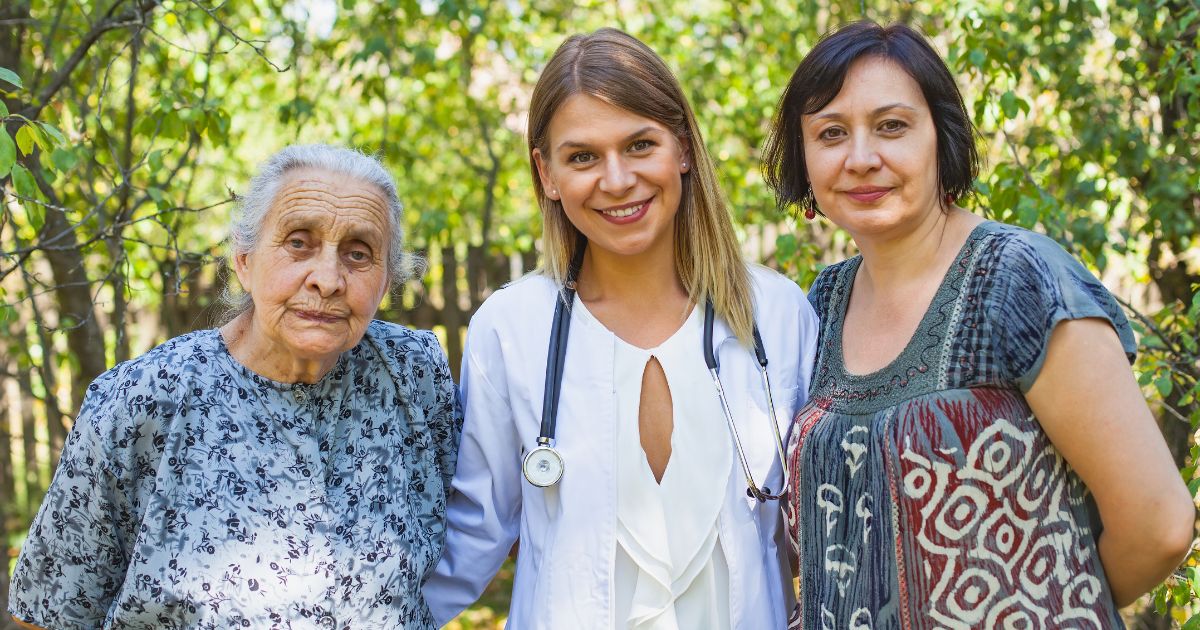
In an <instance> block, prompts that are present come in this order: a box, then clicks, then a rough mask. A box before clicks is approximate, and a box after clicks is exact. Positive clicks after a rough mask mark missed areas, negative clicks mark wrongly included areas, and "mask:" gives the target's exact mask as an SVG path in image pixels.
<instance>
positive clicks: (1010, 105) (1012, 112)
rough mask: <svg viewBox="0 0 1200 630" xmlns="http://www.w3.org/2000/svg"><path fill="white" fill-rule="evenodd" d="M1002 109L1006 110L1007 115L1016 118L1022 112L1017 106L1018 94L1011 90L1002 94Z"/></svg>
mask: <svg viewBox="0 0 1200 630" xmlns="http://www.w3.org/2000/svg"><path fill="white" fill-rule="evenodd" d="M1000 109H1002V110H1004V115H1005V117H1007V118H1016V117H1017V114H1018V113H1019V112H1020V108H1019V107H1018V106H1017V95H1016V94H1013V93H1012V91H1011V90H1010V91H1008V92H1005V93H1004V94H1002V95H1000Z"/></svg>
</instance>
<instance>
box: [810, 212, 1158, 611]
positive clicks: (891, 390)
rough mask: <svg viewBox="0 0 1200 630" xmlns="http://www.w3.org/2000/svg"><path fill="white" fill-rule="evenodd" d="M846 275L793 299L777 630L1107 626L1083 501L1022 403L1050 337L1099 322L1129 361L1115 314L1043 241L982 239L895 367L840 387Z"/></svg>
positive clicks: (1005, 233) (1091, 523) (1091, 508)
mask: <svg viewBox="0 0 1200 630" xmlns="http://www.w3.org/2000/svg"><path fill="white" fill-rule="evenodd" d="M861 260H862V259H861V258H859V257H855V258H852V259H850V260H847V261H845V262H842V263H839V264H836V265H832V266H830V267H829V268H827V269H825V270H824V271H823V272H822V273H821V275H820V277H818V278H817V281H816V283H814V284H813V288H812V291H811V292H810V293H809V299H810V300H811V301H812V302H813V306H814V308H816V311H817V315H818V316H820V318H821V333H820V345H819V346H818V357H817V363H816V367H815V369H814V373H813V380H812V386H811V391H810V397H809V402H808V404H807V405H806V406H805V407H804V408H802V409H801V410H800V412H799V413H798V414H797V416H796V420H795V423H794V425H793V427H792V431H791V437H790V440H789V444H788V460H789V464H790V466H789V468H790V470H791V474H792V493H791V495H790V496H789V521H790V522H789V526H790V527H789V530H790V532H791V539H792V546H793V547H792V548H793V550H794V551H795V552H796V553H797V554H798V556H799V558H800V576H799V582H800V597H799V600H798V603H797V607H796V610H795V612H794V614H793V617H792V620H791V622H790V627H791V628H854V629H868V628H875V629H880V628H894V629H907V628H914V629H917V628H1030V629H1033V628H1095V629H1102V628H1120V627H1123V626H1122V622H1121V618H1120V616H1119V615H1118V614H1117V609H1116V606H1115V605H1114V604H1113V600H1112V595H1111V593H1110V592H1109V589H1108V580H1107V579H1106V578H1105V575H1104V568H1103V567H1102V566H1101V563H1100V554H1099V553H1098V550H1097V546H1096V539H1097V537H1098V536H1099V535H1100V520H1099V518H1098V513H1097V512H1096V511H1095V505H1094V501H1093V500H1092V498H1091V496H1090V494H1089V492H1088V489H1087V488H1086V487H1085V486H1084V485H1083V482H1082V481H1081V480H1080V478H1079V476H1078V475H1077V474H1076V473H1075V471H1074V470H1072V469H1071V467H1070V465H1068V464H1067V462H1066V461H1065V460H1064V459H1063V457H1062V456H1061V455H1060V454H1059V452H1058V449H1056V448H1055V447H1054V445H1053V444H1052V443H1051V442H1050V440H1049V438H1048V437H1047V436H1046V433H1045V432H1044V431H1043V430H1042V428H1041V426H1040V425H1039V424H1038V420H1037V418H1036V417H1034V415H1033V412H1032V411H1031V409H1030V407H1029V404H1028V402H1026V400H1025V396H1024V392H1027V391H1028V390H1029V388H1030V387H1032V386H1033V383H1034V381H1035V380H1036V379H1037V376H1038V373H1039V371H1040V369H1041V366H1042V363H1043V361H1044V360H1045V353H1046V347H1047V344H1048V343H1049V341H1050V334H1051V332H1052V331H1053V330H1054V327H1055V326H1056V325H1057V324H1058V323H1059V322H1061V321H1064V320H1069V319H1078V318H1091V317H1094V318H1100V319H1104V320H1107V321H1108V322H1109V323H1111V325H1112V327H1113V329H1114V330H1115V331H1116V332H1117V334H1118V336H1119V338H1120V340H1121V344H1122V346H1123V347H1124V349H1125V351H1126V353H1127V354H1128V355H1129V358H1130V359H1131V360H1132V358H1133V352H1134V351H1135V349H1136V344H1135V343H1134V338H1133V331H1132V330H1131V329H1130V327H1129V322H1128V320H1126V318H1125V315H1124V314H1123V313H1122V312H1121V308H1120V306H1119V305H1118V304H1117V302H1116V300H1115V299H1113V297H1112V295H1111V294H1109V292H1108V290H1106V289H1105V288H1104V286H1103V285H1102V284H1100V282H1099V281H1097V280H1096V278H1095V277H1094V276H1093V275H1092V274H1091V273H1089V272H1088V271H1087V269H1085V268H1084V267H1083V266H1082V265H1080V264H1079V263H1078V262H1077V261H1076V260H1075V259H1074V258H1072V257H1071V256H1069V255H1068V254H1067V253H1066V252H1065V251H1063V249H1062V248H1061V247H1060V246H1059V245H1058V244H1057V243H1055V242H1054V241H1052V240H1050V239H1049V238H1046V237H1044V236H1040V235H1037V234H1034V233H1032V232H1029V231H1027V230H1023V229H1020V228H1016V227H1012V226H1008V225H1004V224H1002V223H994V222H990V221H989V222H985V223H982V224H980V225H979V226H978V227H976V228H975V229H974V231H972V232H971V235H970V236H969V237H968V238H967V241H966V243H965V244H964V245H963V247H962V249H961V251H960V252H959V254H958V256H957V257H956V259H955V261H954V263H953V264H952V265H951V267H950V270H949V271H948V272H947V273H946V276H945V278H944V279H943V280H942V284H941V286H940V287H939V288H938V290H937V293H936V294H935V295H934V298H933V300H932V302H931V303H930V305H929V308H928V310H927V311H926V313H925V316H924V318H923V319H922V321H921V323H920V324H919V325H918V327H917V330H916V332H915V333H914V334H913V336H912V339H911V340H910V341H909V343H908V346H907V347H906V348H905V349H904V350H903V351H902V352H901V353H900V356H898V357H897V358H896V359H895V360H894V361H892V363H891V364H889V365H888V366H886V367H884V368H883V369H881V370H879V371H877V372H874V373H871V374H862V375H858V374H851V373H848V372H847V371H846V367H845V362H844V359H843V357H842V338H843V335H844V334H852V331H846V332H843V330H842V324H843V322H844V320H845V314H846V306H847V304H848V303H849V300H850V293H851V289H852V288H853V286H854V276H855V273H856V272H857V271H858V269H859V265H860V263H861ZM1078 420H1079V422H1087V420H1088V419H1087V418H1079V419H1078Z"/></svg>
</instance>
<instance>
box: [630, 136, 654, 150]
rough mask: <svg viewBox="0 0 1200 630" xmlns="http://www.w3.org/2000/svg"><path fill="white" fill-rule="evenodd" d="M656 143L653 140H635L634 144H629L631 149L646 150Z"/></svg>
mask: <svg viewBox="0 0 1200 630" xmlns="http://www.w3.org/2000/svg"><path fill="white" fill-rule="evenodd" d="M654 144H655V143H654V141H653V140H645V139H642V140H634V141H633V144H630V145H629V150H630V151H634V152H641V151H646V150H648V149H651V148H652V147H654Z"/></svg>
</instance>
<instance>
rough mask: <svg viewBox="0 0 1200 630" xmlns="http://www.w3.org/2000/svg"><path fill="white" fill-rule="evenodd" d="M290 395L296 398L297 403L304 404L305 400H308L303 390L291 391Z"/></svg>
mask: <svg viewBox="0 0 1200 630" xmlns="http://www.w3.org/2000/svg"><path fill="white" fill-rule="evenodd" d="M292 394H293V395H295V396H296V401H297V402H304V401H305V400H308V394H306V393H305V392H304V390H303V389H295V390H292Z"/></svg>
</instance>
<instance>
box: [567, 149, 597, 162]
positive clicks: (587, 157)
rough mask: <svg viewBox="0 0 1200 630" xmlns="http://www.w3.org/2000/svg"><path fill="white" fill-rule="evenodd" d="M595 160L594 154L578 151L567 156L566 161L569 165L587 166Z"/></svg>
mask: <svg viewBox="0 0 1200 630" xmlns="http://www.w3.org/2000/svg"><path fill="white" fill-rule="evenodd" d="M595 159H596V154H595V153H592V152H591V151H578V152H576V153H572V154H571V155H569V156H567V161H568V162H570V163H571V164H587V163H588V162H592V161H594V160H595Z"/></svg>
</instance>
